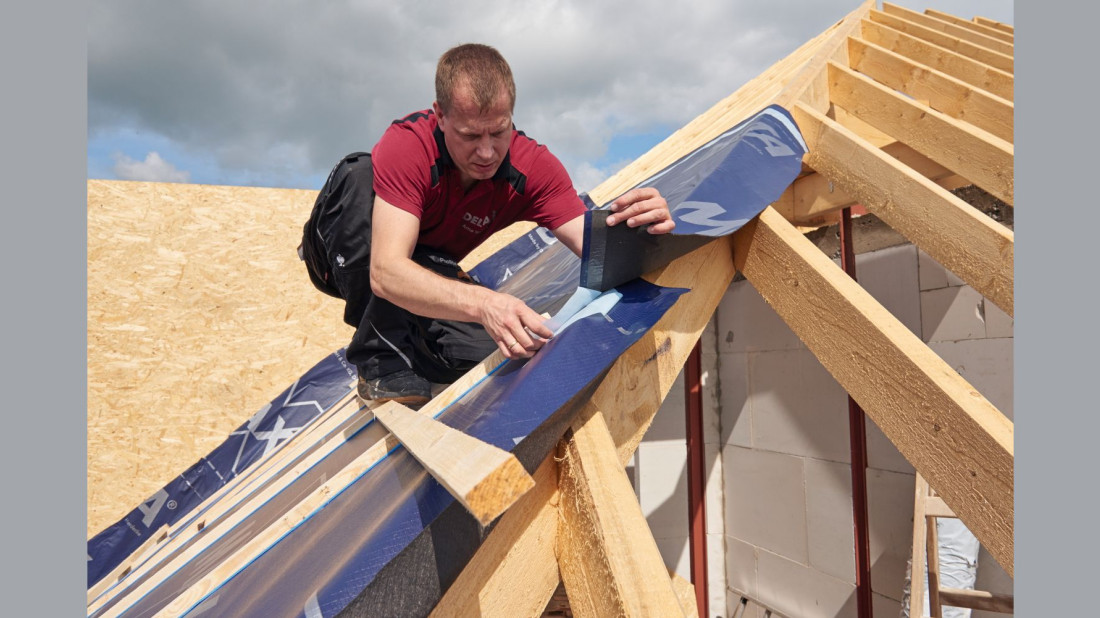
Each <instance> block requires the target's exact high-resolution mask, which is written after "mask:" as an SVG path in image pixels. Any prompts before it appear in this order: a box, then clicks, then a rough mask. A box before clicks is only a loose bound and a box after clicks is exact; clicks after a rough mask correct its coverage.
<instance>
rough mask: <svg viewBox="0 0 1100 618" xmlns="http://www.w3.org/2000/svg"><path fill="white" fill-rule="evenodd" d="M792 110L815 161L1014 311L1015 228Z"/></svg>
mask: <svg viewBox="0 0 1100 618" xmlns="http://www.w3.org/2000/svg"><path fill="white" fill-rule="evenodd" d="M791 111H792V114H793V115H794V117H795V121H796V122H797V123H798V126H799V128H800V129H801V130H802V135H803V137H804V138H805V139H806V143H807V144H808V145H809V147H810V152H809V154H808V155H807V158H806V163H807V164H808V165H810V166H811V167H813V168H814V169H815V170H817V171H818V172H819V173H821V174H824V175H825V177H827V178H829V179H832V180H833V181H834V182H835V183H836V184H837V185H838V186H840V187H842V188H843V189H844V190H845V191H847V192H848V193H849V194H850V195H853V196H855V197H856V198H857V199H859V201H860V203H861V204H863V205H864V206H865V207H867V209H868V210H869V211H871V212H873V213H874V214H875V215H877V216H878V217H879V218H880V219H882V220H883V221H885V222H886V223H887V225H889V226H890V227H892V228H894V229H895V230H897V231H898V232H900V233H901V234H902V235H904V236H905V237H906V238H908V239H909V240H910V241H911V242H913V244H915V245H917V246H918V247H920V248H921V249H923V250H924V251H925V252H926V253H928V254H929V255H930V256H932V258H933V259H934V260H936V261H937V262H939V263H940V264H943V265H944V266H945V267H946V268H948V269H949V270H951V271H952V272H954V273H955V274H956V275H958V276H959V277H961V278H962V279H963V280H964V281H966V282H967V283H968V284H970V286H971V287H973V288H974V289H975V290H977V291H978V293H980V294H982V295H983V296H985V297H986V298H988V299H989V300H990V301H992V302H993V303H994V304H995V305H997V306H998V307H1000V308H1001V309H1002V310H1004V311H1005V312H1006V313H1008V314H1009V315H1012V312H1013V254H1014V235H1013V233H1012V231H1011V230H1009V229H1007V228H1005V227H1004V226H1003V225H1001V224H999V223H997V222H995V221H993V220H992V219H990V218H989V217H987V216H985V215H984V214H982V213H981V212H979V211H978V210H976V209H975V208H973V207H972V206H970V205H969V204H967V203H966V202H963V201H962V200H960V199H959V198H957V197H955V196H954V195H951V194H950V193H948V192H947V191H945V190H943V189H942V188H940V187H938V186H936V185H935V183H933V182H932V181H930V180H928V179H927V178H925V177H923V176H921V175H920V174H917V173H916V172H914V171H913V170H912V169H909V168H907V167H906V166H904V165H901V164H899V163H898V161H897V160H895V159H893V158H892V157H890V156H889V155H886V154H884V153H883V152H882V151H881V150H878V149H877V148H873V147H871V146H870V145H869V144H867V143H866V142H864V141H863V140H861V139H860V138H859V137H858V136H856V135H854V134H853V133H852V132H851V131H849V130H847V129H845V128H844V127H842V126H840V125H839V124H838V123H837V122H836V121H834V120H832V119H830V118H826V117H825V116H823V115H822V114H819V113H817V112H816V111H814V110H813V109H811V108H809V107H806V106H803V105H801V104H799V105H796V106H795V107H794V109H792V110H791ZM937 489H938V488H937Z"/></svg>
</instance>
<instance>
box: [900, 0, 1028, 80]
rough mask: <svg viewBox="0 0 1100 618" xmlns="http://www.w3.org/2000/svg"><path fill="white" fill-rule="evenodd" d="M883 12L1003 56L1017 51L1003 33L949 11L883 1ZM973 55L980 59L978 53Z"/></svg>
mask: <svg viewBox="0 0 1100 618" xmlns="http://www.w3.org/2000/svg"><path fill="white" fill-rule="evenodd" d="M882 12H883V13H885V14H889V15H891V16H894V17H897V18H900V19H904V20H906V21H908V22H910V23H913V24H917V25H919V26H921V27H922V28H925V29H927V30H933V31H936V32H940V33H943V34H944V35H946V36H950V37H953V38H956V39H958V40H960V41H965V42H967V43H970V44H972V45H976V46H979V47H981V48H983V49H987V50H990V51H992V52H995V53H997V54H999V55H1002V56H1012V55H1013V54H1014V53H1015V52H1014V49H1013V45H1012V42H1011V41H1006V40H1005V39H1004V38H1002V37H1003V36H1004V35H1003V34H1001V33H997V32H990V31H988V30H987V29H985V28H984V27H982V26H979V25H978V24H975V23H974V22H970V21H966V20H965V19H961V18H959V17H955V16H954V15H948V14H947V13H937V14H932V13H918V12H917V11H914V10H912V9H907V8H905V7H903V6H898V5H896V4H890V3H889V2H883V3H882ZM933 42H935V41H933ZM968 55H969V54H968ZM971 57H973V58H975V59H980V58H979V57H978V56H976V55H975V56H971ZM983 62H984V60H983ZM998 68H999V67H998ZM1009 71H1010V72H1011V69H1009Z"/></svg>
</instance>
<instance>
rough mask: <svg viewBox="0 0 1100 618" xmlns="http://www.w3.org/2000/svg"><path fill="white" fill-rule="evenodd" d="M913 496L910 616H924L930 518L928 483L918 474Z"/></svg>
mask: <svg viewBox="0 0 1100 618" xmlns="http://www.w3.org/2000/svg"><path fill="white" fill-rule="evenodd" d="M916 479H917V480H916V483H915V484H914V486H915V487H916V491H915V492H914V494H913V538H912V540H911V547H912V551H911V553H910V556H911V558H910V561H909V582H910V583H909V615H910V616H924V605H925V603H924V569H925V566H926V563H927V560H928V555H927V554H926V553H925V548H926V547H927V545H926V544H925V539H926V538H927V537H928V517H926V516H925V505H926V500H925V499H926V498H927V497H928V481H926V480H924V477H922V476H921V475H920V473H919V472H918V473H917V475H916Z"/></svg>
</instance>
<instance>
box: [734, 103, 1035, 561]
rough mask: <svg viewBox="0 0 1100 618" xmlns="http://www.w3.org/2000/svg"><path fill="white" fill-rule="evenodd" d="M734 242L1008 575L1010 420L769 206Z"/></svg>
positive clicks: (739, 260)
mask: <svg viewBox="0 0 1100 618" xmlns="http://www.w3.org/2000/svg"><path fill="white" fill-rule="evenodd" d="M800 109H802V108H800ZM800 124H801V122H800ZM811 148H812V147H811ZM733 247H734V260H735V264H736V266H737V269H738V270H739V271H740V272H741V273H743V274H744V275H745V278H747V279H748V280H749V282H751V283H752V285H753V287H755V288H756V290H757V291H758V292H760V294H761V296H763V297H764V299H765V300H766V301H767V302H768V304H769V305H770V306H771V307H772V308H773V309H774V310H775V311H776V312H777V313H778V314H779V315H780V317H782V318H783V321H785V322H786V323H787V325H788V326H790V327H791V329H792V330H793V331H794V332H795V333H796V334H797V335H798V337H799V338H800V339H801V340H802V341H803V343H805V344H806V346H807V347H808V348H809V349H810V351H811V352H813V353H814V355H815V356H816V357H817V359H818V360H819V361H820V362H821V364H822V365H823V366H824V367H825V368H826V369H827V370H828V371H829V373H831V374H832V376H833V377H834V378H835V379H836V380H837V382H839V383H840V385H841V386H842V387H843V388H844V389H845V390H847V391H848V392H849V393H850V394H851V395H852V397H853V398H855V400H856V401H857V402H858V403H859V405H860V407H862V408H863V409H864V411H866V412H867V415H868V416H870V417H871V419H872V420H874V422H875V424H876V425H878V427H879V428H880V429H882V431H883V433H885V434H886V436H887V437H888V438H889V439H890V441H891V442H893V443H894V445H895V446H896V447H897V448H898V450H899V451H900V452H901V453H902V455H904V456H905V458H906V459H907V460H909V462H910V463H911V464H913V466H914V467H915V468H916V469H917V471H918V472H920V473H921V475H923V476H924V477H925V478H926V479H928V482H929V484H930V485H932V486H933V487H935V489H936V492H937V493H938V494H939V495H940V496H941V497H942V498H943V499H944V501H945V502H947V504H948V505H950V506H951V508H952V510H954V511H955V513H956V514H958V516H959V518H960V519H962V520H963V522H964V523H965V524H966V525H967V527H968V528H970V530H971V531H972V532H973V533H974V535H975V536H977V537H978V540H980V541H981V543H982V544H983V545H985V547H986V548H987V549H988V550H989V552H990V553H991V554H992V555H993V557H994V558H995V559H996V560H997V561H998V562H999V563H1000V564H1001V566H1002V567H1004V568H1005V571H1006V572H1008V573H1009V574H1010V575H1011V574H1012V572H1013V546H1014V545H1013V521H1014V511H1013V496H1014V490H1013V487H1014V485H1013V426H1012V423H1011V421H1009V420H1008V419H1007V418H1005V416H1004V414H1001V412H1000V411H999V410H997V408H995V407H994V406H993V404H991V403H989V401H988V400H987V399H986V398H985V397H983V396H982V395H981V394H980V393H979V392H978V391H977V390H975V389H974V387H972V386H971V385H970V384H968V383H967V382H966V381H965V380H963V379H962V378H961V377H960V376H959V374H958V373H957V372H955V370H954V369H952V368H951V367H950V366H949V365H948V364H947V363H945V362H944V361H943V360H942V359H941V358H940V357H939V356H937V355H936V354H935V352H933V351H932V350H930V349H929V348H928V346H927V345H925V344H924V343H923V342H922V341H921V340H920V339H918V338H917V337H916V336H915V335H914V334H913V333H912V332H910V331H909V329H908V328H906V327H905V325H903V324H902V323H901V322H900V321H898V319H897V318H895V317H894V316H893V315H891V314H890V312H889V311H887V310H886V309H884V308H883V307H882V305H880V304H879V303H878V302H877V301H875V300H874V299H873V298H872V297H871V295H870V294H868V293H867V292H866V291H865V290H864V289H863V288H861V287H860V286H859V284H858V283H856V282H855V281H853V280H852V279H851V278H850V277H848V276H847V275H846V274H845V273H844V272H843V271H841V270H840V269H839V268H838V267H837V266H836V265H835V264H833V262H832V260H830V259H829V257H828V256H826V255H825V254H824V253H822V252H821V250H819V249H818V248H817V247H816V246H814V245H813V243H811V242H810V241H809V240H807V239H806V238H805V237H804V236H803V235H802V234H801V233H799V232H798V231H797V230H795V229H794V228H793V227H792V226H791V225H790V224H789V223H787V222H786V221H785V220H783V218H782V217H781V216H780V215H779V214H778V213H776V212H775V211H774V210H772V209H770V208H769V209H767V210H765V211H764V212H763V213H762V214H761V215H760V216H759V217H758V218H757V219H754V220H753V221H750V222H749V223H748V224H747V225H746V226H745V227H743V228H741V229H740V230H738V231H737V232H735V233H734V234H733Z"/></svg>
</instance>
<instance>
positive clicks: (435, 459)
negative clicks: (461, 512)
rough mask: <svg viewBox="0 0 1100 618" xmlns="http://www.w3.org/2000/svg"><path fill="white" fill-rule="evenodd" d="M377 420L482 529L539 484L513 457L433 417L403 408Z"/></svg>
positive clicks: (385, 409)
mask: <svg viewBox="0 0 1100 618" xmlns="http://www.w3.org/2000/svg"><path fill="white" fill-rule="evenodd" d="M374 416H375V418H377V419H378V421H379V422H381V423H382V424H383V425H385V427H386V429H388V430H389V431H390V433H392V434H393V435H394V436H396V437H397V439H398V440H400V441H401V444H402V445H403V446H404V447H405V448H406V449H407V450H408V451H409V453H410V454H411V455H412V456H413V457H415V458H416V460H417V461H419V462H420V464H421V465H423V466H424V468H425V469H426V470H427V471H428V473H429V474H431V475H432V476H433V477H435V480H437V481H439V484H440V485H442V486H444V487H446V488H447V491H449V492H451V495H452V496H454V497H455V499H456V500H458V501H459V502H460V503H462V506H464V507H466V510H467V511H469V512H470V513H471V514H472V515H473V516H474V517H475V518H477V520H478V522H479V523H480V524H481V525H482V526H487V525H489V523H490V522H492V521H493V520H494V519H496V518H497V517H499V516H500V514H501V513H503V512H504V511H505V510H507V509H508V507H510V506H512V504H513V503H515V501H516V500H518V499H519V497H520V496H522V495H523V494H525V493H527V490H529V489H531V488H532V487H534V485H535V482H534V481H533V480H531V476H530V475H528V474H527V471H526V470H524V469H523V466H522V465H520V463H519V460H518V459H516V457H515V455H512V454H511V453H509V452H507V451H504V450H501V449H499V448H497V447H495V446H493V445H492V444H486V443H485V442H482V441H481V440H478V439H477V438H475V437H473V436H470V435H468V434H465V433H463V432H461V431H459V430H457V429H455V428H453V427H449V426H447V425H444V424H443V423H441V422H439V421H437V420H435V419H434V418H432V417H430V416H425V415H423V414H420V413H418V412H416V411H414V410H411V409H409V408H406V407H405V406H402V405H399V404H394V405H389V406H381V407H379V408H377V409H375V410H374Z"/></svg>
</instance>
